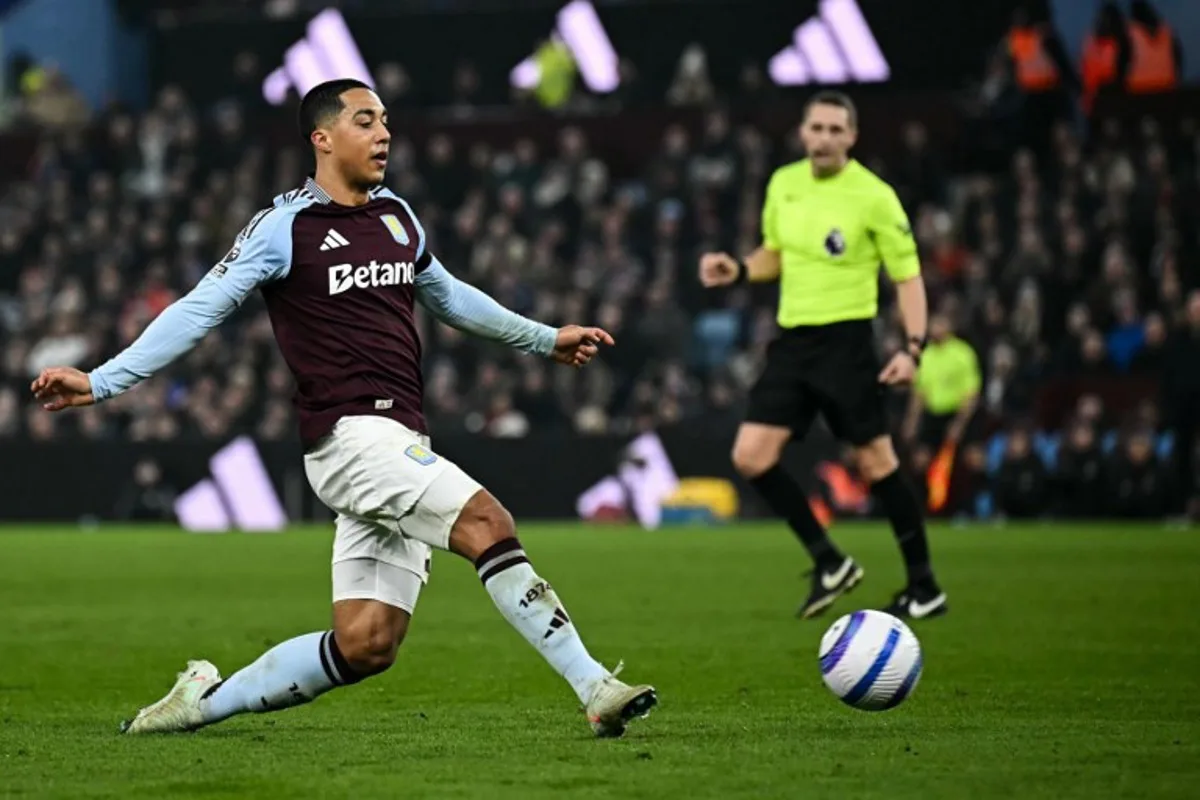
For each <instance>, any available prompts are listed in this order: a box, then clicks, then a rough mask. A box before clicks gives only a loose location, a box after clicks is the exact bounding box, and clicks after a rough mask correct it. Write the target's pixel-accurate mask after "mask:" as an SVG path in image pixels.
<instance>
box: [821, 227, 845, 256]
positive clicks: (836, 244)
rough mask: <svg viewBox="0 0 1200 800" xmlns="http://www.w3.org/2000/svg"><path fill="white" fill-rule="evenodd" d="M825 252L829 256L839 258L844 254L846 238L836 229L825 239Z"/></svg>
mask: <svg viewBox="0 0 1200 800" xmlns="http://www.w3.org/2000/svg"><path fill="white" fill-rule="evenodd" d="M825 252H826V253H829V255H831V256H840V255H841V254H842V253H845V252H846V237H845V236H843V235H842V232H841V230H839V229H838V228H834V229H833V230H831V231H830V232H829V235H828V236H826V237H825Z"/></svg>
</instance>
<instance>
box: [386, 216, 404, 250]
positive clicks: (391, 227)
mask: <svg viewBox="0 0 1200 800" xmlns="http://www.w3.org/2000/svg"><path fill="white" fill-rule="evenodd" d="M380 219H382V220H383V224H384V225H386V226H387V229H388V232H389V233H391V234H392V238H393V239H395V240H396V241H397V242H399V243H400V244H402V245H407V244H408V241H409V240H408V231H406V230H404V226H403V225H401V224H400V220H398V219H396V215H395V214H384V215H383V216H382V217H380Z"/></svg>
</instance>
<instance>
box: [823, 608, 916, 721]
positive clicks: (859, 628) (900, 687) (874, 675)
mask: <svg viewBox="0 0 1200 800" xmlns="http://www.w3.org/2000/svg"><path fill="white" fill-rule="evenodd" d="M817 655H818V657H819V659H820V664H821V677H822V678H823V679H824V681H825V685H826V686H828V687H829V691H831V692H833V693H834V694H835V695H837V696H838V698H839V699H840V700H841V701H842V702H843V703H845V704H846V705H849V706H854V707H855V708H857V709H861V710H863V711H884V710H886V709H889V708H895V707H896V706H898V705H900V704H901V703H903V702H904V699H905V698H906V697H908V696H909V695H910V694H912V692H913V689H915V688H916V687H917V681H919V680H920V679H921V668H922V666H923V664H922V658H921V643H920V642H918V641H917V637H916V635H914V634H913V632H912V630H911V629H909V627H908V626H907V625H905V624H904V623H903V622H902V621H901V620H899V619H897V618H896V617H893V616H892V615H891V614H885V613H884V612H882V611H855V612H854V613H853V614H847V615H845V616H844V617H842V618H841V619H839V620H838V621H837V622H835V623H833V624H832V625H830V626H829V630H827V631H826V632H825V635H824V636H822V637H821V648H820V651H819V652H818V654H817Z"/></svg>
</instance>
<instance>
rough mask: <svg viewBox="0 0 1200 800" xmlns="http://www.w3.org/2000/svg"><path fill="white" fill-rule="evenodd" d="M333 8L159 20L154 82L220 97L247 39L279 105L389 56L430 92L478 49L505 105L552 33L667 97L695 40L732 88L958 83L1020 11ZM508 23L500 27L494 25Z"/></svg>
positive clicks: (1006, 0) (531, 80)
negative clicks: (748, 77)
mask: <svg viewBox="0 0 1200 800" xmlns="http://www.w3.org/2000/svg"><path fill="white" fill-rule="evenodd" d="M336 6H338V4H336V3H332V2H330V3H329V7H328V8H327V9H325V10H319V11H317V12H315V13H313V12H310V13H309V14H307V15H299V16H296V17H292V18H288V19H282V20H270V19H257V20H246V19H239V20H237V21H236V22H234V21H225V20H220V19H212V20H208V21H197V22H196V23H195V24H189V25H187V26H181V27H177V28H160V29H157V30H155V31H154V33H153V35H154V37H155V38H156V42H155V46H154V52H155V54H156V57H155V64H154V80H155V82H156V83H159V84H161V83H166V82H179V83H182V84H184V85H185V86H186V87H187V88H188V90H189V94H191V95H193V96H194V98H195V99H196V101H197V102H201V103H203V102H206V101H208V100H215V99H217V98H219V97H221V96H222V95H223V93H225V92H226V91H227V89H228V85H227V84H226V82H225V70H226V69H227V65H226V64H224V63H223V62H219V61H218V62H214V61H213V59H212V57H211V55H212V53H211V47H212V42H221V49H222V51H224V52H238V51H240V50H243V49H249V50H252V51H254V52H255V53H257V54H259V56H260V57H261V58H263V59H266V60H267V66H268V70H267V77H266V79H265V81H264V82H263V84H262V87H261V91H262V93H263V95H264V97H265V98H266V99H267V100H268V101H269V102H271V103H273V104H281V103H283V102H285V101H286V100H287V98H288V97H289V96H291V95H295V94H302V93H303V92H304V91H306V90H307V89H308V88H309V87H311V86H313V85H315V84H316V83H319V82H321V81H323V80H327V79H329V78H332V77H355V78H358V79H360V80H363V81H365V82H367V83H368V84H371V85H374V79H375V76H374V75H373V74H372V71H371V70H372V69H376V68H377V67H378V66H379V65H381V64H383V63H386V62H392V61H395V62H399V63H401V64H402V65H403V67H404V69H405V71H406V72H407V73H408V75H409V77H410V78H411V83H412V85H413V86H414V87H415V88H416V89H417V90H418V91H419V92H421V93H423V94H425V95H426V96H436V95H437V94H438V93H439V92H441V91H442V89H441V87H448V86H449V84H450V79H451V76H453V75H454V73H455V69H456V67H457V65H458V62H459V60H460V57H461V55H462V54H463V53H470V55H471V60H472V61H473V62H474V63H475V65H476V67H477V69H478V71H479V75H480V80H481V83H480V87H479V95H478V100H479V102H480V103H481V104H484V105H488V104H504V103H506V102H507V101H508V100H509V98H510V94H511V91H512V87H513V86H514V85H515V86H518V87H523V88H530V87H533V86H535V85H536V84H537V83H538V81H539V80H540V70H541V64H540V63H539V60H538V58H537V56H536V54H537V51H538V48H539V46H540V44H541V43H545V42H548V41H552V42H556V43H558V44H559V45H561V47H562V48H564V49H565V50H566V51H568V52H569V54H570V57H571V60H572V61H573V62H574V64H575V67H576V68H577V70H578V74H579V80H580V83H581V84H583V85H585V86H586V87H587V88H588V89H589V90H591V91H592V92H593V93H595V94H598V95H601V96H603V95H606V94H609V93H612V92H614V91H617V90H618V89H620V88H621V75H622V68H621V64H622V61H623V60H628V62H629V63H630V64H632V65H633V66H634V68H635V70H636V72H637V75H638V83H639V91H640V92H643V93H644V94H645V96H647V97H657V98H661V97H663V96H664V94H665V90H666V87H667V86H668V85H669V84H670V82H671V80H672V79H673V78H674V76H675V73H676V70H677V68H678V67H679V64H680V58H681V56H682V55H683V53H684V51H685V50H687V48H688V47H689V45H692V44H693V43H695V44H698V45H700V46H701V47H702V48H703V50H704V52H705V57H706V58H705V61H706V66H707V69H708V71H709V73H710V74H711V75H712V76H713V78H714V79H716V80H718V81H719V82H720V83H722V84H725V85H736V83H737V80H738V78H739V76H740V74H741V71H742V69H743V67H744V66H745V65H746V64H747V63H752V64H755V65H757V66H759V67H760V68H761V69H762V70H764V72H766V73H767V74H768V75H769V77H770V78H771V79H772V80H773V81H774V82H775V83H777V84H779V85H781V86H788V87H791V86H800V87H807V86H817V85H843V84H845V85H854V84H881V83H887V84H890V85H896V86H900V87H905V88H914V89H938V88H942V89H957V88H960V87H961V86H962V85H964V83H965V81H966V80H967V79H969V78H971V77H975V76H977V75H978V74H979V71H980V69H981V68H982V66H983V60H984V56H983V54H985V53H988V52H991V51H992V50H993V49H994V48H995V46H996V44H997V42H999V41H1000V40H1001V38H1002V37H1003V36H1004V34H1005V31H1006V30H1007V27H1008V25H1009V22H1010V14H1011V9H1012V3H1011V2H1010V0H974V1H973V2H970V3H963V2H959V1H958V0H793V1H792V2H787V3H781V2H779V1H778V0H705V1H704V2H698V1H697V2H689V1H688V0H678V1H677V2H659V3H637V4H631V3H616V2H611V1H609V2H606V0H561V1H556V0H547V1H546V2H529V3H509V4H506V8H505V9H504V10H493V11H491V12H489V13H486V14H485V13H475V14H471V13H454V12H453V11H443V12H442V13H432V12H425V13H422V12H421V11H419V10H416V11H414V10H413V9H414V7H415V6H414V5H413V4H387V3H375V4H360V5H357V6H353V7H351V8H350V9H348V10H344V11H338V10H337V8H336ZM318 8H319V7H318ZM500 26H502V28H503V30H504V35H503V36H497V35H496V31H497V29H498V27H500ZM447 42H453V47H447V46H446V43H447Z"/></svg>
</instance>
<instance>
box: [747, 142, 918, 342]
mask: <svg viewBox="0 0 1200 800" xmlns="http://www.w3.org/2000/svg"><path fill="white" fill-rule="evenodd" d="M762 228H763V245H764V246H765V247H766V248H767V249H769V250H775V251H778V252H779V253H780V255H781V258H782V264H783V266H782V271H781V274H780V277H779V283H780V288H779V324H780V326H781V327H784V328H794V327H796V326H798V325H828V324H830V323H833V322H842V321H845V320H854V319H871V318H873V317H874V316H875V315H876V313H878V310H879V268H880V266H881V265H882V266H884V267H885V268H886V269H887V272H888V275H889V276H891V278H892V280H895V281H904V280H908V279H910V278H915V277H917V276H918V275H919V274H920V273H921V264H920V261H919V260H918V258H917V245H916V242H915V241H914V240H913V235H912V226H911V225H910V224H909V221H908V216H907V215H906V214H905V213H904V208H903V207H902V206H901V205H900V199H899V198H898V197H896V192H895V191H894V190H893V189H892V187H891V186H889V185H887V183H885V182H884V181H883V180H882V179H881V178H879V177H878V176H877V175H875V174H874V173H873V172H871V171H870V170H869V169H867V168H866V167H864V166H863V165H862V164H860V163H858V162H857V161H854V160H853V159H852V160H850V161H849V162H848V163H847V164H846V166H845V167H844V168H843V169H842V170H841V171H840V172H838V173H837V174H836V175H833V176H832V177H828V178H817V177H815V176H814V175H813V172H812V167H811V165H810V164H809V162H808V160H807V159H805V160H803V161H797V162H795V163H794V164H789V165H787V166H785V167H780V168H779V169H778V170H776V171H775V174H774V175H772V176H771V182H770V183H769V184H768V185H767V198H766V202H765V203H764V204H763V214H762Z"/></svg>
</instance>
